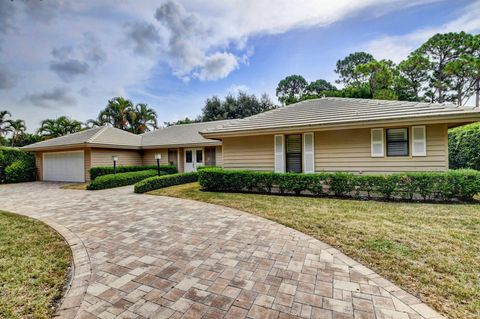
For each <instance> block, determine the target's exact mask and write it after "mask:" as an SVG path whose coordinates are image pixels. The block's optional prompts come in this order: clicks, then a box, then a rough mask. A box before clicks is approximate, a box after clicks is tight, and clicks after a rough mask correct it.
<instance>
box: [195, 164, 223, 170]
mask: <svg viewBox="0 0 480 319" xmlns="http://www.w3.org/2000/svg"><path fill="white" fill-rule="evenodd" d="M210 168H221V167H220V166H213V165H205V166H198V167H197V171H201V170H202V169H210Z"/></svg>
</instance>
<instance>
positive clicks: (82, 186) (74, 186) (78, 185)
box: [60, 183, 87, 190]
mask: <svg viewBox="0 0 480 319" xmlns="http://www.w3.org/2000/svg"><path fill="white" fill-rule="evenodd" d="M60 188H61V189H75V190H86V189H87V184H86V183H75V184H67V185H63V186H61V187H60Z"/></svg>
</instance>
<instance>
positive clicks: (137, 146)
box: [22, 121, 230, 182]
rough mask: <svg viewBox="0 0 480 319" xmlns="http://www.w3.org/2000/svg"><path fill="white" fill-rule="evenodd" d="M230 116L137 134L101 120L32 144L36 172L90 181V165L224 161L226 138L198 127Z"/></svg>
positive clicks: (186, 168) (181, 166) (186, 165)
mask: <svg viewBox="0 0 480 319" xmlns="http://www.w3.org/2000/svg"><path fill="white" fill-rule="evenodd" d="M229 122H230V121H215V122H205V123H194V124H184V125H175V126H169V127H165V128H162V129H159V130H156V131H153V132H148V133H145V134H141V135H135V134H132V133H129V132H126V131H122V130H120V129H116V128H113V127H110V126H101V127H96V128H92V129H88V130H84V131H81V132H78V133H73V134H69V135H65V136H62V137H58V138H53V139H49V140H45V141H42V142H38V143H35V144H31V145H27V146H25V147H23V148H22V149H24V150H26V151H32V152H35V156H36V163H37V176H38V179H39V180H43V181H66V182H85V181H89V180H90V175H89V172H88V171H89V169H90V168H91V167H97V166H112V165H113V160H112V158H113V156H116V157H117V158H118V160H117V165H154V164H156V160H155V154H161V160H160V163H161V164H173V165H175V166H177V168H178V170H179V171H180V172H190V171H194V170H196V168H197V167H198V166H201V165H218V166H221V165H222V142H221V141H218V140H211V139H206V138H204V137H202V136H201V135H200V134H199V131H201V130H205V129H208V128H213V127H215V126H218V125H224V124H228V123H229Z"/></svg>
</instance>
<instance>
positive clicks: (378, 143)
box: [371, 128, 385, 157]
mask: <svg viewBox="0 0 480 319" xmlns="http://www.w3.org/2000/svg"><path fill="white" fill-rule="evenodd" d="M371 138H372V143H371V144H372V157H384V156H385V147H384V143H383V128H372V130H371Z"/></svg>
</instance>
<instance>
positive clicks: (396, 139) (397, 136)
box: [387, 128, 409, 156]
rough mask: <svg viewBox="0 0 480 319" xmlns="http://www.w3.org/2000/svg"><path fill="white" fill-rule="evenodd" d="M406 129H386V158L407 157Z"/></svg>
mask: <svg viewBox="0 0 480 319" xmlns="http://www.w3.org/2000/svg"><path fill="white" fill-rule="evenodd" d="M408 144H409V143H408V128H391V129H387V156H408V155H409V153H408V151H409V147H408Z"/></svg>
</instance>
